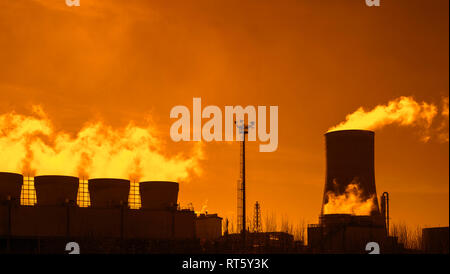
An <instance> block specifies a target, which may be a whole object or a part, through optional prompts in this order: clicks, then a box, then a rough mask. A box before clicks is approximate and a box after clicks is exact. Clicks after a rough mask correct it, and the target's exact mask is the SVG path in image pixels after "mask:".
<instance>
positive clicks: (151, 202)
mask: <svg viewBox="0 0 450 274" xmlns="http://www.w3.org/2000/svg"><path fill="white" fill-rule="evenodd" d="M178 189H179V186H178V183H177V182H168V181H148V182H140V183H139V193H140V195H141V204H142V208H143V209H168V208H174V207H176V205H177V201H178Z"/></svg>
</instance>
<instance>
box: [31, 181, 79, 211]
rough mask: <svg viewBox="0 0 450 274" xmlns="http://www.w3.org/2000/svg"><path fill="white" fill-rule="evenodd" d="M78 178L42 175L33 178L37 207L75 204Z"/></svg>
mask: <svg viewBox="0 0 450 274" xmlns="http://www.w3.org/2000/svg"><path fill="white" fill-rule="evenodd" d="M78 183H79V179H78V177H72V176H61V175H43V176H36V177H34V187H35V189H36V199H37V205H43V206H45V205H62V204H65V203H67V202H72V203H74V204H76V201H77V192H78Z"/></svg>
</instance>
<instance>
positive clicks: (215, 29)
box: [0, 0, 449, 226]
mask: <svg viewBox="0 0 450 274" xmlns="http://www.w3.org/2000/svg"><path fill="white" fill-rule="evenodd" d="M151 2H152V3H151ZM319 2H320V3H319ZM381 2H382V5H381V7H379V8H368V7H366V6H365V1H364V0H359V1H358V0H354V1H276V2H275V1H264V0H263V1H261V0H257V1H256V0H255V1H229V0H228V1H206V0H205V1H186V0H183V1H170V3H168V1H143V0H142V1H138V0H130V1H113V0H103V1H101V0H97V1H94V0H81V6H80V7H72V8H69V7H66V6H65V1H64V0H14V1H1V2H0V62H1V66H0V114H4V113H8V112H10V111H15V112H16V113H20V114H25V115H27V114H30V109H31V106H33V105H40V106H41V107H42V109H43V110H44V111H45V112H46V113H47V115H48V118H49V119H50V120H51V121H52V122H53V124H54V126H55V129H56V130H58V131H64V132H68V133H70V134H76V133H77V132H78V131H80V130H81V129H82V128H83V126H84V125H85V123H87V122H93V121H103V122H104V123H105V124H107V125H111V126H112V127H113V128H120V127H124V126H126V125H127V124H128V123H129V122H130V121H133V122H134V123H136V124H137V125H140V126H143V127H145V126H146V125H148V123H151V126H152V127H154V128H155V130H156V131H155V132H157V135H158V138H160V139H161V140H162V143H161V148H162V152H161V153H163V154H165V155H169V156H173V155H175V154H177V153H183V155H184V156H185V157H188V156H189V155H190V153H191V151H192V149H193V143H177V144H175V143H173V142H172V141H171V139H170V136H169V129H170V126H171V123H172V122H173V120H171V119H170V118H169V113H170V109H171V108H172V107H173V106H175V105H186V106H188V107H189V108H191V107H192V98H193V97H201V98H202V104H203V105H204V106H205V105H218V106H219V107H222V108H223V107H224V106H225V105H243V106H246V105H254V106H256V105H266V106H269V105H278V106H279V144H278V150H277V151H276V152H272V153H261V152H259V151H258V150H259V149H258V147H259V146H258V144H257V143H251V144H249V146H248V158H247V159H248V163H247V167H248V169H247V171H248V179H247V180H248V184H247V185H248V192H247V193H248V206H249V207H251V206H252V205H253V204H254V202H255V201H256V200H258V201H260V202H261V206H262V211H263V215H265V214H266V213H271V212H274V213H275V214H276V215H277V216H278V218H280V219H281V217H282V216H286V217H287V218H289V219H290V220H292V222H294V223H298V222H301V221H302V220H304V221H305V222H307V223H315V222H317V216H318V214H319V213H320V207H321V202H322V197H323V188H324V182H325V159H324V155H325V151H324V137H323V134H324V133H325V132H326V131H327V130H328V129H329V128H330V127H332V126H335V125H337V124H339V123H340V122H342V121H343V120H345V116H346V115H347V114H349V113H352V112H354V111H355V110H356V109H358V108H359V107H360V106H363V107H364V108H365V109H368V110H370V109H372V108H373V107H375V106H376V105H380V104H386V103H387V102H388V101H390V100H393V99H395V98H398V97H400V96H413V97H414V98H415V99H416V100H417V101H420V102H422V101H425V102H428V103H433V104H435V105H436V106H439V107H440V104H441V102H442V98H444V97H448V94H449V78H448V74H449V63H448V62H449V61H448V60H449V35H448V32H449V24H448V20H449V17H448V8H449V7H448V1H445V0H442V1H438V0H433V1H417V0H403V1H400V0H396V1H381ZM447 119H448V116H447ZM445 130H446V131H447V132H448V123H447V128H446V129H445ZM155 134H156V133H155ZM420 134H421V133H420V130H419V129H418V128H417V127H414V126H407V127H399V126H395V125H391V126H386V127H383V128H381V129H378V130H376V135H375V136H376V137H375V138H376V144H375V157H376V159H375V171H376V186H377V191H378V195H380V194H381V193H382V192H383V191H388V192H389V193H390V198H391V203H390V205H391V217H392V221H393V222H402V221H404V222H406V223H407V224H409V225H412V226H416V225H421V226H437V225H447V226H448V223H449V217H448V216H449V171H448V164H449V146H448V141H447V142H439V141H438V140H436V139H433V138H432V139H430V140H429V141H428V142H422V141H421V140H420V137H421V136H420ZM203 152H204V155H203V157H204V159H203V160H200V163H199V165H200V167H201V169H202V172H201V173H199V174H197V173H192V174H190V175H189V176H188V177H187V178H185V180H183V181H181V182H180V183H181V186H180V202H181V204H182V205H187V204H188V203H189V202H192V203H193V204H194V206H195V208H196V210H198V209H201V207H202V206H203V205H204V204H205V202H206V201H207V207H208V211H209V212H211V213H213V212H218V213H219V214H220V215H221V216H234V215H235V212H236V180H237V179H238V178H239V145H238V144H237V143H234V144H227V143H224V142H223V143H205V144H204V146H203ZM0 171H2V167H0ZM155 172H157V171H155ZM252 213H253V211H252V210H250V215H252Z"/></svg>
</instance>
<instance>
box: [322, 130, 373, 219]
mask: <svg viewBox="0 0 450 274" xmlns="http://www.w3.org/2000/svg"><path fill="white" fill-rule="evenodd" d="M374 135H375V133H374V132H373V131H368V130H340V131H332V132H328V133H326V134H325V142H326V169H327V171H326V181H325V191H324V200H323V205H325V204H327V203H328V200H329V197H330V196H329V194H330V193H331V194H332V195H334V196H335V197H336V196H339V195H344V194H345V193H346V191H348V187H349V185H350V184H355V183H358V188H359V195H360V198H361V199H362V200H363V201H364V200H367V199H370V198H373V202H374V203H373V208H372V210H371V211H370V215H379V214H380V212H379V208H378V200H377V195H376V189H375V171H374ZM322 213H324V212H323V207H322Z"/></svg>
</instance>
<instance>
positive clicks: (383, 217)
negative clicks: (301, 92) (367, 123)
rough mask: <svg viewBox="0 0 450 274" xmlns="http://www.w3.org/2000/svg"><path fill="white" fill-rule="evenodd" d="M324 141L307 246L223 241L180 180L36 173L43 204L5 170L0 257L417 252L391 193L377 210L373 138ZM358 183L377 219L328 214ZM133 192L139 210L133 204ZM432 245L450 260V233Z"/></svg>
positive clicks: (270, 239)
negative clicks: (401, 235) (397, 228)
mask: <svg viewBox="0 0 450 274" xmlns="http://www.w3.org/2000/svg"><path fill="white" fill-rule="evenodd" d="M325 142H326V179H325V187H324V197H323V205H322V211H321V212H320V216H319V222H318V224H310V225H308V228H307V241H308V243H307V245H306V246H305V245H304V243H303V242H300V241H294V237H293V236H292V235H291V234H289V233H286V232H276V231H272V232H262V231H260V229H256V230H255V231H254V232H250V231H239V233H236V234H230V233H228V222H226V223H227V226H226V230H225V231H224V233H223V235H222V218H221V217H219V216H218V215H217V214H199V215H197V214H196V213H195V212H194V210H193V209H192V208H191V209H182V208H180V206H179V203H178V191H179V184H178V183H177V182H167V181H147V182H139V183H138V184H135V185H134V188H133V186H132V182H130V181H129V180H123V179H113V178H95V179H90V180H88V181H86V180H85V179H84V178H81V179H79V178H77V177H71V176H55V175H51V176H36V177H34V188H35V191H36V193H35V195H36V197H34V195H32V194H30V190H31V189H29V188H30V182H29V181H28V179H25V180H24V177H23V176H22V175H21V174H15V173H5V172H0V253H65V250H64V247H65V244H66V243H68V242H72V241H75V242H77V243H79V245H80V247H81V252H82V253H367V251H366V250H365V246H366V244H367V243H368V242H376V243H378V244H379V246H380V251H381V253H404V252H410V251H408V250H406V249H405V248H404V246H403V245H402V244H401V243H398V239H397V238H396V237H393V236H391V235H389V198H388V195H387V193H386V192H385V193H383V195H382V196H381V199H380V201H381V204H380V205H379V204H378V199H377V193H376V187H375V171H374V132H372V131H366V130H342V131H334V132H329V133H327V134H325ZM355 178H357V180H358V182H359V186H360V190H361V196H362V198H363V199H368V198H373V201H374V204H373V207H372V208H371V211H370V213H368V214H365V215H356V214H352V213H331V214H330V213H327V212H324V206H325V205H326V204H327V203H328V197H329V194H330V193H333V194H335V195H342V194H343V193H345V191H346V189H347V186H348V185H349V184H350V183H351V182H353V181H354V180H355ZM86 183H87V187H86ZM87 190H88V191H87ZM21 191H23V193H21ZM136 192H138V193H136ZM25 193H26V195H25ZM21 195H22V197H21ZM77 195H78V198H80V197H81V198H82V199H81V201H80V199H79V201H78V203H77ZM133 195H137V196H139V198H138V200H139V204H140V207H134V208H133V206H130V203H129V201H131V200H132V199H133V197H132V196H133ZM27 196H29V197H27ZM86 197H89V201H86ZM21 198H22V200H21ZM134 198H136V197H134ZM27 199H31V200H33V199H36V200H37V203H36V204H35V205H34V202H30V201H28V200H27ZM83 199H84V200H83ZM135 208H138V209H135ZM258 210H259V204H258ZM257 215H258V214H257ZM259 218H260V217H259ZM256 223H258V222H256ZM259 226H260V224H259ZM243 232H244V233H245V235H246V236H245V237H242V233H243ZM423 241H424V242H423V246H424V250H423V251H422V252H428V253H448V252H449V247H448V241H449V239H448V227H445V228H427V229H424V230H423Z"/></svg>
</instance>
